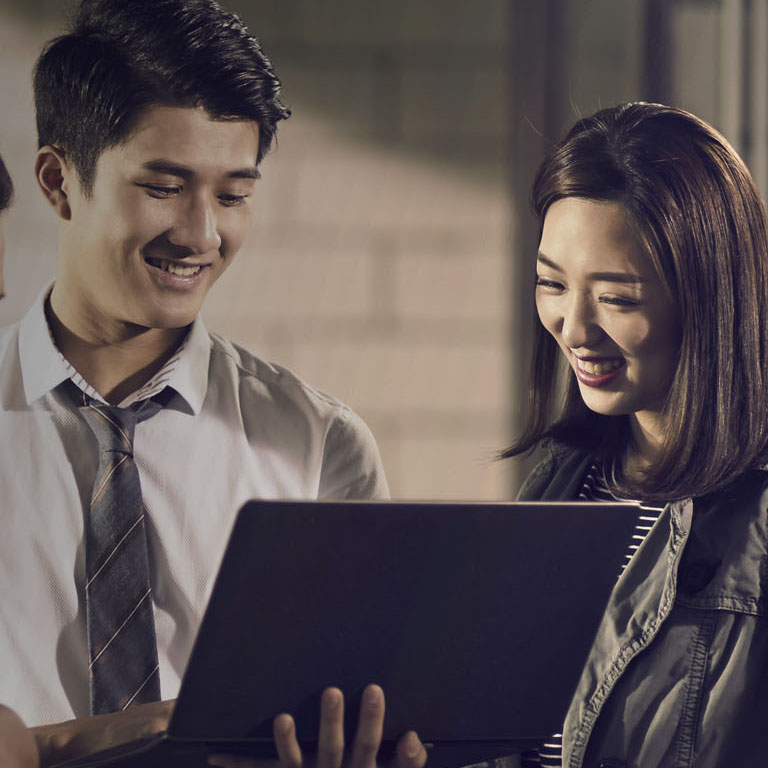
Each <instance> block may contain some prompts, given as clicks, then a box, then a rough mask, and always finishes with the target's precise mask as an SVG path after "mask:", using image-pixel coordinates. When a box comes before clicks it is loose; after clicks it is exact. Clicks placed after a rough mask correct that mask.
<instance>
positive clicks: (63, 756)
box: [31, 701, 175, 767]
mask: <svg viewBox="0 0 768 768" xmlns="http://www.w3.org/2000/svg"><path fill="white" fill-rule="evenodd" d="M174 704H175V701H154V702H152V703H151V704H137V705H136V706H135V707H129V708H128V709H126V710H125V711H123V712H112V713H110V714H108V715H94V716H92V717H81V718H78V719H76V720H67V721H66V722H63V723H55V724H52V725H40V726H37V727H35V728H32V729H31V730H32V733H33V734H34V737H35V741H36V742H37V748H38V751H39V752H40V765H41V766H43V767H44V766H47V765H53V764H55V763H60V762H63V761H64V760H69V759H72V758H75V757H80V756H81V755H88V754H90V753H91V752H98V751H99V750H101V749H106V748H108V747H113V746H115V745H116V744H122V743H124V742H128V741H133V740H134V739H140V738H143V737H144V736H152V735H153V734H155V733H159V732H160V731H165V730H167V728H168V721H169V720H170V718H171V713H172V712H173V705H174Z"/></svg>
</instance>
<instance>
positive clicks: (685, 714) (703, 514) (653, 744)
mask: <svg viewBox="0 0 768 768" xmlns="http://www.w3.org/2000/svg"><path fill="white" fill-rule="evenodd" d="M548 450H549V454H550V455H549V456H548V458H546V459H545V460H544V461H543V462H541V463H540V464H539V465H538V466H537V467H536V468H535V469H534V471H533V472H532V473H531V475H530V476H529V478H528V479H527V480H526V482H525V484H524V486H523V488H522V490H521V492H520V495H519V498H520V499H522V500H533V499H540V500H546V499H551V500H555V499H573V498H575V497H576V496H577V493H578V489H579V485H580V483H581V481H582V478H583V476H584V472H585V471H586V468H587V467H588V466H589V464H590V463H591V461H592V460H593V457H592V456H590V455H589V454H587V453H585V452H582V451H578V450H575V449H572V448H566V447H563V446H560V445H557V444H553V445H550V446H549V449H548ZM597 554H598V556H599V553H597ZM760 765H768V472H766V471H764V470H762V469H761V470H754V471H749V472H747V473H745V474H744V475H743V476H742V478H741V479H740V481H739V482H738V483H735V484H734V485H733V486H731V487H730V488H729V489H726V490H723V491H719V492H718V493H715V494H713V495H711V496H709V497H706V498H701V499H698V498H697V499H695V500H691V499H685V500H683V501H678V502H673V503H671V504H668V505H667V506H666V507H665V509H664V511H663V512H662V514H661V516H660V517H659V519H658V521H657V523H656V524H655V525H654V527H653V529H652V530H651V532H650V533H649V534H648V536H647V537H646V539H645V540H644V542H643V544H642V546H641V547H640V549H638V550H637V552H636V553H635V555H634V556H633V558H632V560H631V561H630V563H629V565H628V566H627V568H626V570H625V571H624V573H623V574H622V575H621V578H620V579H619V581H618V583H617V584H616V587H615V588H614V590H613V593H612V594H611V597H610V600H609V603H608V606H607V608H606V611H605V614H604V616H603V619H602V621H601V624H600V626H599V629H598V631H597V634H596V637H595V640H594V644H593V647H592V650H591V651H590V654H589V657H588V659H587V662H586V665H585V667H584V670H583V672H582V675H581V680H580V682H579V684H578V686H577V689H576V692H575V695H574V697H573V701H572V702H571V706H570V708H569V710H568V714H567V716H566V720H565V724H564V729H563V766H564V768H566V767H567V768H580V767H581V766H588V767H589V768H592V767H593V766H596V767H597V766H638V767H639V768H656V766H664V767H665V768H688V767H689V766H696V768H715V767H717V768H725V767H727V768H740V767H741V766H745V767H749V768H752V766H760Z"/></svg>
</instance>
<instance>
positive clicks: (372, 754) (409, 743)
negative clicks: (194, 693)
mask: <svg viewBox="0 0 768 768" xmlns="http://www.w3.org/2000/svg"><path fill="white" fill-rule="evenodd" d="M383 726H384V693H383V691H382V690H381V688H379V686H378V685H369V686H368V687H367V688H366V689H365V691H364V692H363V701H362V703H361V705H360V717H359V720H358V725H357V733H356V734H355V740H354V741H353V742H352V750H351V752H350V753H349V760H348V761H347V762H346V763H344V766H345V768H376V755H377V754H378V751H379V745H380V744H381V734H382V729H383ZM274 735H275V746H276V747H277V753H278V755H279V757H280V766H281V768H309V767H310V766H313V767H314V768H341V765H342V761H343V758H344V697H343V695H342V693H341V691H340V690H339V689H338V688H326V689H325V691H323V697H322V699H321V701H320V734H319V737H318V748H317V754H316V755H311V756H307V757H305V756H304V755H302V753H301V748H300V747H299V743H298V741H297V740H296V727H295V724H294V722H293V718H292V717H291V716H290V715H278V716H277V717H276V718H275V722H274ZM208 762H209V763H210V764H211V765H215V766H220V767H221V768H263V767H264V766H265V765H271V764H268V763H264V762H263V761H256V760H252V759H250V758H244V757H234V756H232V755H211V757H210V758H209V759H208ZM426 762H427V752H426V750H425V749H424V747H423V745H422V743H421V742H420V741H419V737H418V736H417V735H416V734H415V733H414V732H413V731H409V732H408V733H406V734H405V735H404V736H403V737H402V738H401V739H400V741H399V742H398V743H397V755H396V757H395V761H394V765H395V766H396V768H423V766H424V764H425V763H426Z"/></svg>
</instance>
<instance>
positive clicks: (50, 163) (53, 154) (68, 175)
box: [35, 145, 77, 221]
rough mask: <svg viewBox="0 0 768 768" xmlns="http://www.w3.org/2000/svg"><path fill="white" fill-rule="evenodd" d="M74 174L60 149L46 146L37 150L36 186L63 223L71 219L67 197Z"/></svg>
mask: <svg viewBox="0 0 768 768" xmlns="http://www.w3.org/2000/svg"><path fill="white" fill-rule="evenodd" d="M74 173H75V171H74V168H73V167H72V166H71V165H70V163H68V162H67V158H66V155H65V154H64V151H63V150H62V149H61V148H59V147H54V146H51V145H46V146H44V147H41V148H40V149H39V150H38V153H37V157H36V158H35V178H36V179H37V183H38V186H39V187H40V189H41V190H42V192H43V195H45V199H46V200H47V201H48V202H49V203H50V204H51V207H52V208H53V210H54V211H56V213H57V214H58V216H60V217H61V218H62V219H64V220H65V221H69V220H70V219H71V218H72V209H71V207H70V204H69V196H68V195H69V190H70V184H71V179H72V177H73V175H74ZM75 183H77V181H76V180H75Z"/></svg>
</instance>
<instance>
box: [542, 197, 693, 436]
mask: <svg viewBox="0 0 768 768" xmlns="http://www.w3.org/2000/svg"><path fill="white" fill-rule="evenodd" d="M537 273H538V278H537V286H536V308H537V310H538V313H539V318H540V320H541V322H542V324H543V325H544V327H545V328H546V329H547V330H548V331H549V333H551V334H552V336H554V338H555V339H556V341H557V343H558V344H559V345H560V349H561V350H562V352H563V354H564V355H565V358H566V360H567V361H568V363H569V365H570V366H571V367H572V369H573V371H574V373H575V374H576V378H577V380H578V382H579V389H580V391H581V396H582V398H583V399H584V402H585V404H586V405H587V407H588V408H590V409H591V410H593V411H596V412H597V413H601V414H605V415H610V416H617V415H633V414H634V415H636V416H637V418H638V421H639V422H640V424H641V428H642V424H643V422H644V421H645V419H644V418H643V416H646V415H647V416H649V417H651V420H652V421H655V422H657V421H658V416H659V414H660V412H661V410H662V408H663V406H664V403H665V401H666V397H667V393H668V391H669V386H670V384H671V382H672V379H673V377H674V373H675V369H676V367H677V362H678V358H679V348H680V322H679V319H678V313H677V307H676V305H675V303H674V301H673V299H672V298H671V297H670V296H669V294H668V293H667V291H666V290H665V288H664V286H663V284H662V282H661V280H660V279H659V276H658V275H657V274H656V271H655V269H654V267H653V265H652V263H651V260H650V258H649V256H648V254H647V252H646V251H645V249H644V247H643V245H642V244H641V242H640V241H639V239H638V238H637V236H636V235H635V234H634V232H633V230H632V228H631V227H630V226H629V224H628V223H627V220H626V217H625V214H624V210H623V208H622V206H621V205H620V204H619V203H613V202H598V201H595V200H586V199H583V198H576V197H567V198H563V199H561V200H558V201H556V202H555V203H553V204H552V205H551V206H550V208H549V210H548V211H547V214H546V217H545V219H544V227H543V231H542V236H541V243H540V245H539V255H538V262H537ZM648 425H649V426H650V422H648Z"/></svg>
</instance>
